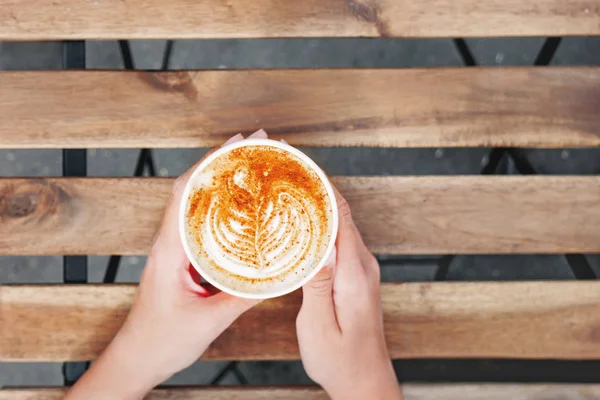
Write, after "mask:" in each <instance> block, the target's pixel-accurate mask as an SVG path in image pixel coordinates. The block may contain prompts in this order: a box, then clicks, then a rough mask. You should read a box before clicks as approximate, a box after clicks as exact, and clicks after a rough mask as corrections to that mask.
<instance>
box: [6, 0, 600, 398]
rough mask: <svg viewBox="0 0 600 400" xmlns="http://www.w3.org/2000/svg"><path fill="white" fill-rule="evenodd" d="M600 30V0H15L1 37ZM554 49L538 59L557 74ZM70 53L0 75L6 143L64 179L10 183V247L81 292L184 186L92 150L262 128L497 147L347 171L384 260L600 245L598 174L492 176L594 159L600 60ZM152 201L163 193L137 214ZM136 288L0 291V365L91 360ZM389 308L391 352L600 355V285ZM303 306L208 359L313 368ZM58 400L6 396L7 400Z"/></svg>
mask: <svg viewBox="0 0 600 400" xmlns="http://www.w3.org/2000/svg"><path fill="white" fill-rule="evenodd" d="M599 34H600V0H571V1H550V0H530V1H503V0H479V1H474V0H455V1H452V2H449V1H445V0H429V1H420V2H418V1H409V0H379V1H369V0H362V1H359V0H339V1H337V0H336V1H334V0H305V1H294V0H282V1H276V2H275V1H272V0H253V1H246V0H228V1H218V0H206V1H202V2H190V1H186V0H172V1H170V2H164V1H159V0H143V1H142V0H130V1H116V0H97V1H92V0H90V1H85V2H83V1H79V0H61V1H55V2H48V1H40V0H32V1H29V2H19V1H12V0H0V40H84V39H123V38H132V39H133V38H140V39H141V38H143V39H149V38H168V39H179V38H258V37H323V36H326V37H358V36H367V37H382V36H385V37H415V38H417V37H479V36H562V35H599ZM458 43H459V44H460V43H462V42H458ZM553 43H556V42H555V41H554V42H552V41H549V42H548V46H547V48H546V50H544V51H545V53H544V54H542V55H541V58H540V59H539V60H538V64H544V63H545V64H547V63H548V61H549V59H547V58H548V55H549V54H550V56H551V53H552V50H553V49H552V47H553ZM69 46H72V48H74V50H75V53H72V52H71V53H70V56H69V60H68V61H69V62H68V65H67V67H71V68H73V67H74V68H75V69H76V70H69V71H56V72H49V71H39V72H25V71H22V72H7V71H4V72H0V148H63V149H67V150H65V151H64V153H63V154H64V157H65V175H68V177H56V178H17V179H9V178H2V179H0V254H3V255H67V258H66V272H67V274H66V276H65V278H66V280H68V281H71V282H72V281H78V280H79V281H81V283H83V282H85V278H86V274H85V267H86V265H85V259H84V258H81V257H79V256H82V255H107V254H120V255H135V254H144V253H146V252H147V250H148V248H149V245H150V242H151V240H152V237H153V235H154V232H155V231H156V229H157V227H158V223H159V218H160V215H161V213H162V211H163V208H164V205H165V201H166V199H167V197H168V195H169V192H170V186H171V184H172V181H171V180H170V179H163V178H141V177H131V178H88V177H85V164H82V163H81V160H85V150H84V149H86V148H89V147H93V148H140V147H143V148H146V149H150V148H165V147H168V148H171V147H179V148H181V147H206V146H213V145H217V144H219V143H221V142H223V140H224V139H226V138H227V137H229V136H231V135H232V134H234V133H237V132H243V133H250V132H252V131H254V130H256V129H259V128H264V129H266V130H267V131H268V132H269V133H270V134H271V135H272V136H273V138H275V139H285V140H286V141H288V142H289V143H291V144H292V145H295V146H316V147H323V146H348V147H358V146H374V147H494V148H495V149H494V150H493V151H492V153H491V154H490V163H489V165H488V167H486V168H485V169H484V170H483V171H482V173H483V174H482V175H480V176H447V177H439V176H426V177H397V176H396V177H367V176H361V177H334V178H333V179H334V181H335V184H336V185H337V186H339V188H340V190H341V191H342V193H343V194H344V196H345V197H346V198H347V199H348V200H349V202H350V203H351V206H352V208H353V214H354V215H355V217H356V220H357V224H358V225H359V227H360V229H361V231H362V232H363V233H364V235H365V240H366V242H367V244H368V246H369V247H370V249H371V250H372V251H374V252H376V253H385V254H390V255H407V254H432V255H452V254H522V253H545V254H570V255H571V256H570V257H575V258H577V257H579V256H578V255H579V254H581V253H597V252H600V207H599V204H600V201H599V200H600V178H599V177H597V176H564V177H550V176H531V173H532V172H535V171H533V170H532V169H531V166H529V165H528V164H527V163H526V162H525V161H524V160H519V159H518V157H517V158H516V159H515V164H516V166H517V168H519V169H520V170H521V172H522V173H523V175H521V176H496V175H493V174H491V175H490V173H493V172H494V171H495V167H496V166H497V164H498V162H499V161H500V159H501V158H502V157H506V156H511V155H513V156H514V154H512V153H511V150H510V149H511V148H513V147H530V148H568V147H598V146H599V145H600V68H596V67H566V68H565V67H545V66H536V67H529V68H465V69H461V68H429V69H387V70H377V69H343V70H341V69H337V70H247V71H227V70H219V71H179V72H138V71H105V72H100V71H83V70H82V69H84V67H85V63H84V62H82V59H81V55H82V54H84V53H81V50H82V49H85V47H84V44H83V43H82V42H75V43H69ZM463 50H464V49H463ZM77 51H79V53H77ZM463 56H465V60H466V61H469V59H468V54H466V53H464V52H463ZM83 60H84V59H83ZM148 154H149V150H144V153H143V154H142V157H141V158H140V160H141V162H144V160H146V159H145V158H144V157H147V155H148ZM78 160H79V161H78ZM139 175H141V174H139ZM140 192H151V193H153V195H152V196H151V197H148V198H145V199H144V200H140V197H139V196H138V194H139V193H140ZM133 215H135V218H133ZM98 238H102V240H98ZM444 259H445V258H442V260H444ZM579 259H580V258H579ZM444 268H447V265H444V264H443V262H442V264H441V265H440V271H438V277H443V275H444V272H445V271H444ZM135 290H136V287H135V286H134V285H109V284H98V285H91V284H79V285H77V284H76V285H73V284H71V285H41V286H39V285H36V286H33V285H12V286H11V285H4V286H2V287H0V361H87V360H92V359H94V358H95V357H96V356H97V355H98V354H99V353H100V352H101V351H102V349H103V348H104V346H105V345H106V344H107V343H108V341H109V340H110V339H111V338H112V336H113V335H114V334H115V332H116V331H117V330H118V329H119V327H120V325H121V323H122V322H123V319H124V317H125V315H126V313H127V311H128V308H129V307H130V305H131V302H132V299H133V295H134V293H135ZM382 295H383V300H382V301H383V309H384V318H385V328H386V337H387V340H388V345H389V348H390V352H391V354H392V356H393V357H394V358H411V359H420V358H472V359H479V358H512V359H559V360H598V359H600V342H599V339H598V338H599V337H600V336H599V333H598V332H599V329H600V328H599V327H600V312H599V311H600V310H599V307H600V306H599V304H600V283H598V282H595V281H585V282H584V281H565V282H479V283H466V282H462V283H458V282H457V283H449V282H431V283H414V284H400V283H389V284H384V285H383V288H382ZM300 300H301V298H300V294H299V293H294V294H292V295H289V296H286V297H283V298H278V299H274V300H270V301H266V302H264V303H263V304H261V305H260V306H258V307H256V308H255V309H253V310H252V311H250V312H249V313H248V314H246V315H244V316H243V317H242V318H240V319H239V320H238V321H237V322H236V323H235V324H234V325H233V326H232V327H231V328H230V329H229V330H227V331H226V332H225V333H224V334H223V335H222V336H221V337H220V338H219V339H218V340H217V341H216V342H215V343H214V345H213V346H211V348H210V349H209V350H208V351H207V353H206V354H205V356H204V358H206V359H213V360H284V359H298V358H299V354H298V347H297V342H296V337H295V329H294V321H295V314H296V312H297V310H298V308H299V304H300ZM257 321H261V323H260V324H259V323H257ZM265 321H266V323H265ZM267 332H268V336H269V338H270V339H269V341H268V342H267V341H266V340H265V337H266V336H267ZM242 335H243V337H244V340H243V341H240V340H239V338H240V337H241V336H242ZM241 343H243V345H241ZM61 393H62V389H36V390H28V389H21V390H19V389H11V390H3V391H0V399H1V400H4V399H13V400H14V399H20V400H22V399H33V398H42V397H43V398H47V399H54V398H60V395H61ZM405 394H406V397H407V399H409V400H410V399H414V400H417V399H419V400H420V399H427V400H429V399H450V400H453V399H478V398H483V397H485V398H487V399H492V400H493V399H505V398H510V399H517V400H518V399H523V400H525V399H529V400H532V399H542V398H543V399H545V400H548V399H564V398H586V399H587V398H598V397H600V388H599V387H598V386H595V385H531V384H530V385H525V384H513V385H485V384H483V383H474V384H467V385H458V386H456V385H407V386H406V387H405ZM173 396H179V397H177V398H181V399H188V398H189V399H191V398H206V399H208V398H211V399H214V398H223V399H225V398H233V397H235V398H238V399H248V400H250V399H271V398H272V399H275V398H286V399H300V398H313V399H324V398H325V397H326V395H325V394H324V393H323V392H321V391H320V390H318V389H316V388H247V387H246V388H243V387H240V388H226V389H225V388H216V389H215V388H198V389H194V388H181V389H172V390H168V391H165V390H157V391H155V392H154V393H153V394H152V395H151V398H152V399H163V398H171V397H173ZM577 396H582V397H577Z"/></svg>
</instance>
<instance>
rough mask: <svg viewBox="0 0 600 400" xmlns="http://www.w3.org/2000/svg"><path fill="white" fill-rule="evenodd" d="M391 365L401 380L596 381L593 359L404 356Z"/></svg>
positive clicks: (599, 364)
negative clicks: (414, 357) (423, 357)
mask: <svg viewBox="0 0 600 400" xmlns="http://www.w3.org/2000/svg"><path fill="white" fill-rule="evenodd" d="M515 340H518V338H515ZM394 367H395V369H396V372H397V374H398V377H399V378H400V380H401V381H403V382H407V381H408V382H435V383H443V382H448V383H454V382H457V383H458V382H464V383H468V382H490V383H537V382H552V383H600V374H598V371H599V370H600V361H597V360H593V361H562V360H523V359H494V358H492V359H490V358H483V359H454V360H451V359H419V360H416V359H405V360H398V361H394ZM542 398H545V397H544V396H542Z"/></svg>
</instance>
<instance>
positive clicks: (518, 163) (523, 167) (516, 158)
mask: <svg viewBox="0 0 600 400" xmlns="http://www.w3.org/2000/svg"><path fill="white" fill-rule="evenodd" d="M508 154H509V156H510V157H511V159H512V160H513V162H514V163H515V168H516V169H517V171H518V172H519V173H520V174H521V175H536V171H535V168H533V166H532V165H531V163H530V162H529V160H528V159H527V157H525V156H524V155H522V154H521V153H519V152H518V151H517V150H514V149H511V150H509V151H508Z"/></svg>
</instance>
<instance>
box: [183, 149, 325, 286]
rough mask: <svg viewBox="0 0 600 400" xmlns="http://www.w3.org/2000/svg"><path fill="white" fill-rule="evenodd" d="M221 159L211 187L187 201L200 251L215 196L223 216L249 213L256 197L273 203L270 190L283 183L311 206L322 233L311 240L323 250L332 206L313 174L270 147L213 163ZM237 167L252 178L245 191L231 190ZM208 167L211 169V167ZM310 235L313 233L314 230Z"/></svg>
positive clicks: (234, 152) (229, 155) (235, 153)
mask: <svg viewBox="0 0 600 400" xmlns="http://www.w3.org/2000/svg"><path fill="white" fill-rule="evenodd" d="M222 158H225V159H226V161H225V160H224V161H225V162H221V163H220V165H221V167H220V168H218V169H217V170H216V171H215V172H216V173H215V175H214V177H213V181H212V184H211V186H210V187H202V188H200V189H198V190H196V191H194V192H192V193H191V195H190V197H189V200H188V204H189V206H188V224H189V226H190V227H191V228H193V230H195V231H196V234H195V235H194V237H195V238H196V241H197V243H198V245H199V248H200V249H202V243H201V241H200V237H201V235H199V234H197V233H198V232H199V231H200V229H201V226H202V224H203V222H204V221H205V217H206V215H207V213H208V210H209V208H210V205H211V201H212V199H213V198H214V197H215V196H216V197H217V198H218V199H219V202H222V204H221V210H225V212H226V213H228V214H229V215H226V217H229V216H230V215H231V214H233V211H232V210H234V209H237V210H242V211H245V212H246V213H248V214H251V213H253V212H255V206H256V200H257V198H258V199H262V202H264V203H265V204H266V203H268V202H269V200H276V199H275V198H274V197H273V196H272V194H273V191H272V188H273V186H274V185H276V184H277V185H279V184H281V183H282V182H283V183H285V184H289V185H290V186H292V187H294V188H295V189H299V190H300V192H302V194H303V196H306V197H305V198H306V199H308V200H309V202H310V203H311V204H313V205H314V210H315V212H316V215H314V217H315V221H316V223H317V224H319V225H320V229H319V230H318V231H319V232H322V233H323V234H322V235H321V237H316V238H314V239H315V240H316V241H317V248H319V249H320V248H322V244H323V243H322V242H323V240H324V239H325V233H326V232H327V231H328V218H329V213H328V210H329V209H330V208H331V204H330V202H329V200H328V195H327V192H326V189H325V187H324V185H323V183H322V182H321V180H320V178H319V176H318V175H317V174H316V173H314V172H313V171H311V170H310V169H309V167H308V166H305V165H304V164H303V163H302V161H301V160H299V159H297V158H296V157H295V156H294V155H292V154H289V153H286V152H285V151H284V150H280V149H277V148H273V147H269V146H247V147H241V148H237V149H234V150H232V151H230V152H228V153H225V154H223V155H222V156H220V157H218V158H217V159H216V160H214V161H213V163H214V162H215V161H221V159H222ZM240 167H246V168H247V170H248V171H250V173H251V174H252V177H251V179H248V180H247V184H248V185H247V186H246V187H245V188H244V189H246V190H241V189H240V188H239V187H237V188H232V182H233V174H234V172H235V171H236V170H238V169H239V168H240ZM207 168H210V165H209V166H207ZM228 210H229V211H228ZM313 232H315V231H314V230H313ZM224 251H226V252H228V250H227V249H224ZM200 256H201V257H202V258H206V254H200ZM303 259H304V257H303V258H302V259H300V260H298V261H299V262H300V261H302V260H303ZM211 264H212V266H213V268H215V269H217V270H219V271H220V272H221V273H225V274H227V275H232V274H231V273H230V272H229V271H226V270H224V269H222V268H220V267H219V266H218V265H215V264H214V262H212V261H211ZM294 270H295V268H293V267H292V268H289V269H287V270H286V272H284V273H282V274H280V275H278V276H275V277H271V278H267V279H260V281H261V282H264V281H266V280H273V279H277V280H283V279H284V278H285V276H287V274H289V273H291V272H293V271H294ZM295 272H296V273H298V272H297V271H295ZM235 279H237V280H241V281H244V282H246V283H255V282H256V281H257V280H258V279H251V278H247V277H243V276H239V275H235Z"/></svg>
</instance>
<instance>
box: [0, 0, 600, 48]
mask: <svg viewBox="0 0 600 400" xmlns="http://www.w3.org/2000/svg"><path fill="white" fill-rule="evenodd" d="M597 34H600V3H599V2H598V1H597V0H570V1H562V0H530V1H525V2H524V1H516V0H509V1H501V0H479V1H474V0H456V1H452V2H448V1H445V0H431V1H427V2H419V1H410V0H378V1H375V0H305V1H294V0H282V1H271V0H253V1H251V2H248V1H244V0H228V1H219V0H208V1H203V2H190V1H186V0H172V1H169V2H168V3H166V2H162V1H160V0H143V1H142V0H131V1H119V0H93V1H91V0H90V1H87V2H81V1H77V0H61V1H54V2H47V1H32V0H30V1H26V2H23V1H21V0H2V1H0V40H6V39H10V40H40V39H41V40H45V39H51V40H59V39H124V38H128V39H150V38H162V39H175V38H249V37H314V36H334V37H344V36H385V37H431V36H442V37H455V36H562V35H597Z"/></svg>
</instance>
